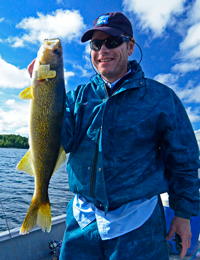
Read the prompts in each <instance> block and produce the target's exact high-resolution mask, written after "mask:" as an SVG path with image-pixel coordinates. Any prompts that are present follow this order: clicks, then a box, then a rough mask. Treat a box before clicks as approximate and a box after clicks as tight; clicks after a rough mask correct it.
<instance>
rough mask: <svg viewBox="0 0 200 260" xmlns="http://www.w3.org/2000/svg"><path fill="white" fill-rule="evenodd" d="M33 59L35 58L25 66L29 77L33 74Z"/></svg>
mask: <svg viewBox="0 0 200 260" xmlns="http://www.w3.org/2000/svg"><path fill="white" fill-rule="evenodd" d="M35 60H36V59H34V60H33V61H32V62H31V63H30V64H29V65H28V67H27V69H28V73H29V74H30V77H31V78H32V74H33V67H34V64H35Z"/></svg>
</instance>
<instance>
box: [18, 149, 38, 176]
mask: <svg viewBox="0 0 200 260" xmlns="http://www.w3.org/2000/svg"><path fill="white" fill-rule="evenodd" d="M17 170H18V171H20V172H26V173H28V174H30V175H32V176H34V175H35V174H34V168H33V163H32V157H31V150H30V149H29V150H28V152H27V153H26V154H25V155H24V157H23V158H22V159H21V161H20V162H19V163H18V165H17Z"/></svg>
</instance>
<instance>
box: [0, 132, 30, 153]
mask: <svg viewBox="0 0 200 260" xmlns="http://www.w3.org/2000/svg"><path fill="white" fill-rule="evenodd" d="M0 147H5V148H25V149H28V148H29V144H28V138H26V137H23V136H20V135H14V134H10V135H0Z"/></svg>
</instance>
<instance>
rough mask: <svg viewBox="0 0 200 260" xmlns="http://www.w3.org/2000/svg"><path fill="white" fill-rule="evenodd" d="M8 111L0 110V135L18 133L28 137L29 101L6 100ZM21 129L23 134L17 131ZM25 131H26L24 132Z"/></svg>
mask: <svg viewBox="0 0 200 260" xmlns="http://www.w3.org/2000/svg"><path fill="white" fill-rule="evenodd" d="M6 104H7V105H8V106H9V109H10V110H8V111H7V110H6V111H5V110H3V109H2V108H0V133H2V134H6V133H18V134H27V135H28V118H29V101H23V102H16V101H15V100H8V101H7V102H6ZM21 128H23V129H24V130H23V132H22V131H20V130H19V129H21ZM25 129H26V131H25Z"/></svg>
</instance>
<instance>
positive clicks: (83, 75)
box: [73, 64, 90, 77]
mask: <svg viewBox="0 0 200 260" xmlns="http://www.w3.org/2000/svg"><path fill="white" fill-rule="evenodd" d="M73 67H74V68H75V69H78V70H80V71H81V73H82V75H81V77H88V76H89V75H90V73H89V72H88V71H87V70H86V69H84V68H83V67H81V66H80V65H77V64H74V65H73Z"/></svg>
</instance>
